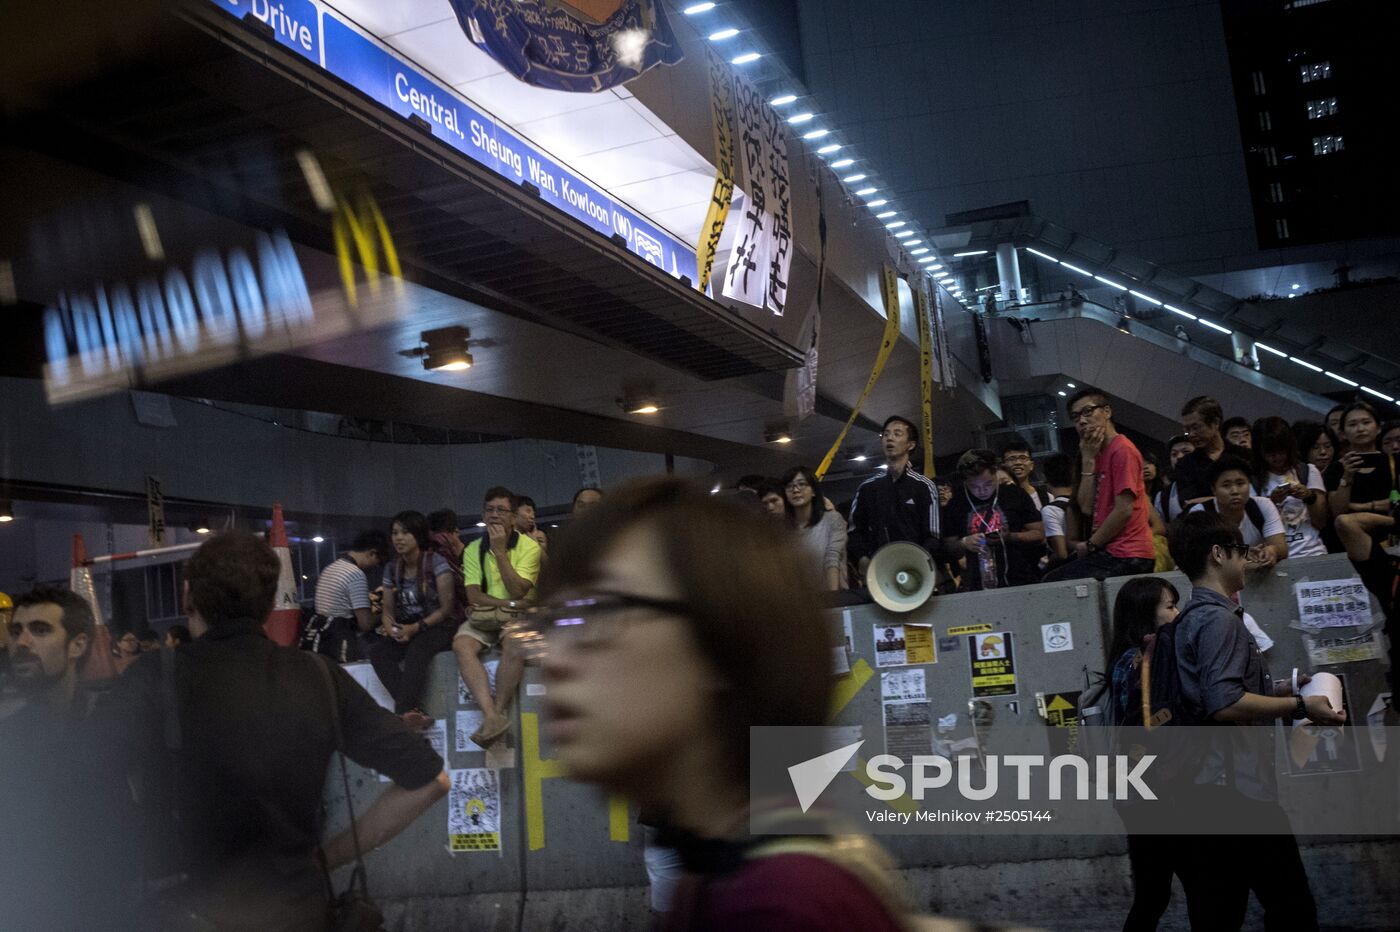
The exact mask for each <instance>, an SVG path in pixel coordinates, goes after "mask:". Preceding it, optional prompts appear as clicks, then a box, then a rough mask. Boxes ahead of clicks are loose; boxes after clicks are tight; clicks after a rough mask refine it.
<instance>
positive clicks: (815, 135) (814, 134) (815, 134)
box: [802, 129, 831, 139]
mask: <svg viewBox="0 0 1400 932" xmlns="http://www.w3.org/2000/svg"><path fill="white" fill-rule="evenodd" d="M830 133H831V130H829V129H814V130H812V131H811V132H810V133H803V134H802V138H803V139H821V138H822V137H823V136H826V135H828V134H830Z"/></svg>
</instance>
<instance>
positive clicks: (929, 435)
mask: <svg viewBox="0 0 1400 932" xmlns="http://www.w3.org/2000/svg"><path fill="white" fill-rule="evenodd" d="M914 315H915V316H916V317H917V318H918V321H919V411H920V420H921V422H922V423H921V426H920V430H921V431H922V432H923V441H924V468H923V473H924V475H925V476H932V475H933V474H934V470H935V469H936V467H935V465H934V462H933V313H932V311H931V310H930V308H929V299H928V288H927V287H926V286H925V285H924V284H923V283H922V282H919V283H917V284H916V286H915V288H914Z"/></svg>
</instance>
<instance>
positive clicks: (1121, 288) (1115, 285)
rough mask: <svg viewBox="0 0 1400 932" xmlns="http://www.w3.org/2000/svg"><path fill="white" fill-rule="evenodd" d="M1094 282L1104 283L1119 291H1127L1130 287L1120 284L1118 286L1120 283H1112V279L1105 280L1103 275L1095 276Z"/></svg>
mask: <svg viewBox="0 0 1400 932" xmlns="http://www.w3.org/2000/svg"><path fill="white" fill-rule="evenodd" d="M1094 281H1096V282H1103V283H1104V284H1105V285H1108V286H1109V287H1110V288H1117V289H1118V290H1119V291H1127V290H1128V286H1127V285H1120V284H1118V283H1117V282H1115V281H1112V280H1110V279H1107V278H1104V277H1103V276H1102V275H1095V276H1094Z"/></svg>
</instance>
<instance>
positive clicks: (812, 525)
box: [783, 466, 846, 589]
mask: <svg viewBox="0 0 1400 932" xmlns="http://www.w3.org/2000/svg"><path fill="white" fill-rule="evenodd" d="M783 499H784V502H785V503H786V505H787V518H788V524H789V525H790V526H791V527H792V528H793V530H795V531H796V532H797V539H798V546H799V547H800V548H801V550H802V552H803V554H805V555H806V556H807V559H808V564H809V567H810V569H811V571H812V575H813V577H814V578H817V579H820V580H821V584H822V586H823V588H826V589H845V588H846V522H845V521H842V520H841V516H840V515H838V514H837V513H836V512H835V511H827V510H826V499H824V498H823V497H822V491H821V483H820V482H818V481H817V474H816V473H814V472H812V470H811V469H809V468H807V467H806V466H797V467H794V468H793V469H789V470H788V471H787V473H786V475H784V476H783Z"/></svg>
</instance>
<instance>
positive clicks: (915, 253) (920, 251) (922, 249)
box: [909, 246, 932, 261]
mask: <svg viewBox="0 0 1400 932" xmlns="http://www.w3.org/2000/svg"><path fill="white" fill-rule="evenodd" d="M926 252H928V247H927V246H920V247H919V248H918V249H911V250H909V255H911V256H922V255H923V254H924V253H926ZM930 261H932V257H930Z"/></svg>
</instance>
